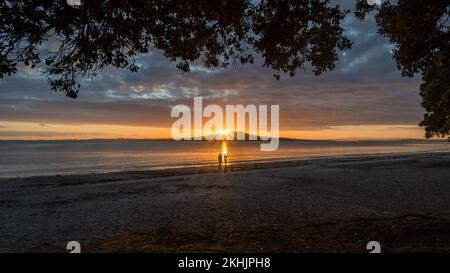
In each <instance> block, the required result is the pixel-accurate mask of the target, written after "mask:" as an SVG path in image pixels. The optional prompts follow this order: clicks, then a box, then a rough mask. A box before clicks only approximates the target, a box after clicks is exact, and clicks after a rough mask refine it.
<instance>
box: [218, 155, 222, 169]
mask: <svg viewBox="0 0 450 273" xmlns="http://www.w3.org/2000/svg"><path fill="white" fill-rule="evenodd" d="M217 160H219V167H221V166H222V160H223V156H222V153H220V154H219V157H218V158H217Z"/></svg>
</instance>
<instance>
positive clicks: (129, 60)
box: [0, 0, 350, 98]
mask: <svg viewBox="0 0 450 273" xmlns="http://www.w3.org/2000/svg"><path fill="white" fill-rule="evenodd" d="M0 3H1V4H0V14H1V19H0V31H1V32H0V40H1V48H0V77H3V76H4V75H5V74H6V75H11V74H12V73H15V72H16V69H17V67H16V66H17V64H18V63H24V64H26V65H30V66H31V67H33V68H34V67H36V66H37V65H38V64H40V63H41V62H43V65H42V64H40V66H43V67H44V70H45V72H46V73H48V76H49V82H50V85H51V87H52V89H53V90H57V91H63V92H64V93H65V94H66V95H67V96H68V97H71V98H75V97H77V95H78V91H79V89H80V86H79V84H78V83H77V82H78V81H77V79H79V78H80V77H82V76H95V73H96V72H97V71H99V70H101V69H102V68H104V67H105V66H108V65H112V66H115V67H118V68H126V69H129V70H131V71H132V72H135V71H137V70H138V66H137V65H136V64H135V57H136V56H138V55H140V54H145V53H147V52H148V51H149V49H150V48H152V47H154V48H157V49H161V50H162V51H163V53H164V55H165V56H166V57H167V58H168V59H170V60H171V61H176V62H177V67H178V68H179V69H181V70H182V71H186V72H188V71H189V63H190V62H193V61H196V60H200V61H201V62H202V63H203V64H204V65H205V66H207V67H219V66H221V67H225V66H227V65H229V64H230V63H232V62H241V63H243V64H245V63H249V62H252V61H253V58H254V56H253V54H261V55H262V56H263V58H264V61H265V63H264V65H265V66H268V67H271V68H272V69H274V70H275V71H276V73H277V74H276V75H275V77H277V78H278V77H279V74H278V72H283V73H289V74H290V75H294V74H295V72H296V70H297V69H299V68H302V67H304V66H305V64H307V63H310V64H311V65H312V67H313V70H314V72H315V73H316V74H319V73H321V72H323V71H326V70H330V69H332V68H333V67H334V62H335V61H336V59H337V52H336V51H337V50H346V49H348V48H349V47H350V41H349V40H348V39H347V38H346V37H344V36H343V34H342V33H343V29H342V28H341V27H340V22H341V20H342V19H343V18H344V16H345V12H344V11H341V10H340V9H339V7H332V6H330V4H329V1H328V0H326V1H323V0H303V1H298V0H297V1H296V0H292V1H289V0H288V1H285V0H274V1H262V2H260V3H258V4H252V2H251V1H249V0H226V1H225V0H224V1H211V0H196V1H185V0H155V1H148V0H135V1H120V0H104V1H83V4H82V5H81V6H79V7H76V8H74V7H71V6H69V5H68V4H67V3H66V1H50V0H42V1H22V0H14V1H5V0H2V1H1V2H0ZM43 43H46V44H47V45H48V46H50V49H51V52H42V51H40V50H39V49H40V46H41V45H42V44H43Z"/></svg>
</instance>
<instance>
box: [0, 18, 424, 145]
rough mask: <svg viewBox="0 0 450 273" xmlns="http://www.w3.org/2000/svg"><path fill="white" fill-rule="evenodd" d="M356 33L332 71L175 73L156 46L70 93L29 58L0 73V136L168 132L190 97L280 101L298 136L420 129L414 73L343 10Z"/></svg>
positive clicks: (369, 27) (368, 24)
mask: <svg viewBox="0 0 450 273" xmlns="http://www.w3.org/2000/svg"><path fill="white" fill-rule="evenodd" d="M343 27H344V28H345V33H346V35H347V36H348V37H349V38H350V40H352V41H353V42H354V44H353V47H352V49H351V50H349V51H347V52H345V53H340V56H339V61H338V62H337V64H336V68H335V70H334V71H332V72H325V73H323V74H322V75H320V76H314V74H313V73H312V72H311V70H310V69H308V68H306V69H305V70H304V71H303V70H302V71H298V72H297V74H296V76H295V77H292V78H291V77H289V76H287V75H285V76H282V78H281V79H280V80H279V81H277V80H275V79H274V78H273V76H272V75H273V74H274V71H272V70H270V69H268V68H264V67H262V62H261V60H260V59H258V58H256V62H255V63H254V64H252V65H234V66H233V65H232V66H230V67H228V68H226V69H207V68H205V67H203V66H201V65H199V64H192V65H191V72H190V73H182V72H181V71H179V70H178V69H177V68H176V63H171V62H169V61H168V60H167V59H166V58H165V57H163V56H162V54H161V52H160V51H158V50H151V51H150V54H148V55H145V56H142V57H140V58H139V59H138V64H139V65H140V66H141V67H140V70H139V72H138V73H135V74H132V73H130V72H129V71H125V70H117V69H113V68H107V69H105V70H103V71H102V72H101V73H100V74H99V75H98V76H97V77H96V78H94V79H93V80H90V79H89V80H87V79H86V80H83V81H82V87H81V91H80V94H79V95H80V96H79V98H78V99H76V100H73V99H69V98H66V96H65V95H64V94H62V93H57V92H53V91H51V90H50V88H49V86H48V85H47V83H46V80H45V77H44V76H43V75H42V74H41V73H40V72H37V71H34V70H30V69H29V68H27V67H19V72H18V73H17V74H16V75H14V76H11V77H6V78H4V79H1V80H0V139H89V138H168V137H170V127H171V125H172V123H173V122H174V121H175V120H176V119H175V118H171V117H170V112H171V107H173V106H174V105H177V104H180V103H181V104H187V105H192V104H193V97H194V96H202V97H203V100H204V104H211V103H214V104H218V105H222V106H224V105H225V104H243V105H247V104H256V105H258V104H278V105H280V134H281V136H283V137H292V138H302V139H410V138H423V135H424V131H423V128H420V127H418V125H417V124H418V122H419V121H420V120H421V119H422V116H423V114H424V111H423V109H422V108H421V106H420V96H419V85H420V78H418V77H416V78H405V77H402V76H401V72H400V71H399V70H398V69H397V68H396V65H395V63H394V61H393V60H392V55H391V50H392V45H390V44H389V43H388V41H387V40H386V39H385V38H383V37H380V36H379V35H378V34H377V29H376V26H375V24H374V22H373V21H372V20H370V19H369V20H366V21H364V22H359V21H356V20H355V19H354V18H353V17H352V16H351V15H348V16H347V17H346V18H345V20H344V22H343Z"/></svg>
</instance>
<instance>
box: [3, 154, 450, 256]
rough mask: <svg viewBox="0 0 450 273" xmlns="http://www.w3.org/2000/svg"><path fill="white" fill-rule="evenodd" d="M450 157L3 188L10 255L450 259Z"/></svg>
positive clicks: (75, 178)
mask: <svg viewBox="0 0 450 273" xmlns="http://www.w3.org/2000/svg"><path fill="white" fill-rule="evenodd" d="M449 197H450V153H435V154H427V153H422V154H403V155H379V156H359V157H340V158H322V159H310V160H298V161H289V162H269V163H251V164H241V165H231V166H229V167H228V168H227V169H226V170H223V169H221V170H219V169H218V168H217V167H206V168H189V169H176V170H166V171H142V172H126V173H125V172H124V173H110V174H88V175H68V176H51V177H31V178H15V179H2V180H0V223H2V224H1V226H0V252H11V251H13V252H25V251H33V252H65V251H66V250H65V247H66V244H67V242H68V241H71V240H76V241H79V242H80V243H81V247H82V251H83V252H118V251H120V252H129V251H130V252H135V251H143V252H161V251H165V252H173V251H196V252H204V251H208V252H210V251H248V252H253V251H258V252H259V251H262V252H264V251H281V252H282V251H289V252H366V251H367V250H366V249H365V246H366V244H367V242H368V241H371V240H376V241H379V242H380V243H381V245H382V250H383V251H385V252H390V251H392V252H396V251H399V252H437V251H449V250H450V198H449Z"/></svg>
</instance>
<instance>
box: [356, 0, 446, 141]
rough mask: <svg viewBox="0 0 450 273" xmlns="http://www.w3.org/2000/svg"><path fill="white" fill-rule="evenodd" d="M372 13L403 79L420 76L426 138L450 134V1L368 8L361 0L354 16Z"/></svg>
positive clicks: (407, 0) (403, 0)
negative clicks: (387, 40) (389, 45)
mask: <svg viewBox="0 0 450 273" xmlns="http://www.w3.org/2000/svg"><path fill="white" fill-rule="evenodd" d="M369 12H375V20H376V23H377V25H378V27H379V32H380V34H382V35H384V36H385V37H387V38H388V39H389V41H390V42H391V43H392V44H393V45H394V46H395V49H394V52H393V58H394V60H395V61H396V63H397V66H398V68H399V69H401V71H402V73H403V75H405V76H408V77H412V76H414V75H415V74H416V73H420V74H422V78H423V81H424V83H423V84H422V85H421V88H420V95H421V96H422V99H423V102H422V106H423V107H424V108H425V110H426V114H425V116H424V119H423V121H422V122H420V125H421V126H424V127H425V131H426V133H425V136H426V137H432V136H440V137H444V136H446V135H449V133H450V99H449V96H450V93H449V92H450V91H449V90H450V81H449V76H450V74H449V68H450V32H449V30H450V29H449V28H450V1H448V0H397V1H385V2H384V3H383V4H382V5H381V6H379V7H377V6H370V5H368V4H367V2H366V1H362V0H360V1H359V2H358V4H357V9H356V12H355V14H356V16H357V17H358V18H359V19H364V16H365V15H366V14H367V13H369Z"/></svg>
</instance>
